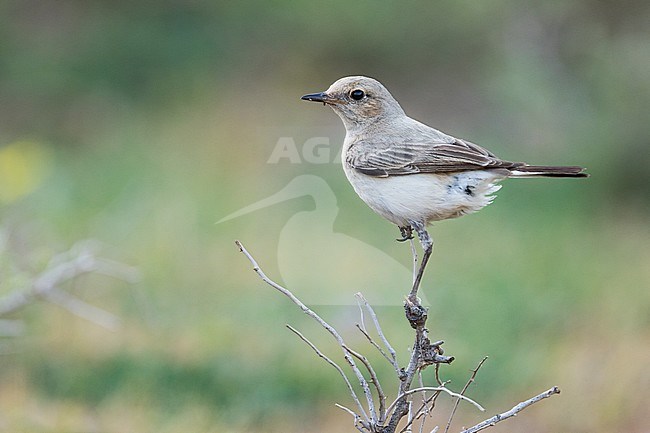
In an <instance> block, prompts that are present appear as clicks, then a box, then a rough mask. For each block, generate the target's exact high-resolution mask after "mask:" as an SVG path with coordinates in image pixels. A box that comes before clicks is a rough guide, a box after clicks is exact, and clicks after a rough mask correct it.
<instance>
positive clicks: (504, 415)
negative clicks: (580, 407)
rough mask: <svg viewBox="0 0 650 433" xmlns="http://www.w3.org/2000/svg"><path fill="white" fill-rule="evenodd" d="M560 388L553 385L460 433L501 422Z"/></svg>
mask: <svg viewBox="0 0 650 433" xmlns="http://www.w3.org/2000/svg"><path fill="white" fill-rule="evenodd" d="M559 393H560V389H559V388H558V387H557V386H554V387H553V388H551V389H549V390H548V391H544V392H543V393H541V394H539V395H536V396H535V397H533V398H530V399H528V400H526V401H522V402H521V403H519V404H518V405H516V406H514V407H513V408H512V409H510V410H509V411H507V412H503V413H501V414H498V415H494V416H493V417H492V418H489V419H486V420H485V421H483V422H481V423H479V424H476V425H475V426H474V427H470V428H468V429H466V430H463V431H462V432H461V433H476V432H478V431H481V430H483V429H486V428H488V427H492V426H494V425H495V424H496V423H498V422H501V421H503V420H505V419H508V418H511V417H513V416H516V415H517V414H518V413H519V412H521V411H522V410H524V409H526V408H527V407H528V406H530V405H532V404H535V403H537V402H538V401H541V400H543V399H545V398H548V397H551V396H552V395H555V394H559Z"/></svg>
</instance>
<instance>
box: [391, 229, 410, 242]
mask: <svg viewBox="0 0 650 433" xmlns="http://www.w3.org/2000/svg"><path fill="white" fill-rule="evenodd" d="M399 232H400V234H401V235H402V237H401V238H400V239H395V240H396V241H397V242H405V241H408V240H411V239H413V228H412V227H411V226H404V227H400V228H399Z"/></svg>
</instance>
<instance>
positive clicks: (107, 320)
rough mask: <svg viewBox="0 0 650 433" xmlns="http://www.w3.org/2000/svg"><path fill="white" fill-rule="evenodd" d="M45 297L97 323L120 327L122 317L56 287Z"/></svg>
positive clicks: (115, 328) (112, 327)
mask: <svg viewBox="0 0 650 433" xmlns="http://www.w3.org/2000/svg"><path fill="white" fill-rule="evenodd" d="M42 296H43V297H44V298H45V299H47V300H48V301H50V302H51V303H53V304H56V305H58V306H60V307H63V308H65V309H66V310H68V311H69V312H71V313H72V314H74V315H75V316H78V317H81V318H82V319H86V320H88V321H89V322H93V323H94V324H96V325H99V326H101V327H104V328H106V329H110V330H111V331H116V330H117V329H118V328H119V327H120V318H119V317H117V316H116V315H114V314H111V313H109V312H108V311H106V310H102V309H101V308H98V307H95V306H94V305H90V304H89V303H87V302H84V301H82V300H81V299H79V298H77V297H75V296H72V295H71V294H69V293H67V292H64V291H63V290H59V289H58V288H56V287H53V288H51V289H50V290H48V291H47V292H45V293H44V294H43V295H42Z"/></svg>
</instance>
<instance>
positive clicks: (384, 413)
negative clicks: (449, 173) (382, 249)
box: [235, 240, 560, 433]
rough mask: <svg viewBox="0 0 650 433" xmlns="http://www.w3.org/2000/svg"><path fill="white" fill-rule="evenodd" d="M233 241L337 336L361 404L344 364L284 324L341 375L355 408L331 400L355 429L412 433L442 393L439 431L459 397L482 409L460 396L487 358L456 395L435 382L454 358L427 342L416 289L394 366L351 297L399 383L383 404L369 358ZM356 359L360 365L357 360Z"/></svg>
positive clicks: (364, 305)
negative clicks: (405, 351) (402, 359)
mask: <svg viewBox="0 0 650 433" xmlns="http://www.w3.org/2000/svg"><path fill="white" fill-rule="evenodd" d="M235 244H236V245H237V247H238V248H239V250H240V251H241V252H242V253H243V254H244V255H245V256H246V258H247V259H248V260H249V261H250V262H251V264H252V265H253V270H254V271H255V272H256V273H257V275H258V276H259V277H260V278H261V279H262V281H264V282H265V283H266V284H268V285H270V286H271V287H273V288H274V289H276V290H277V291H279V292H280V293H282V294H283V295H285V296H287V297H288V298H289V299H290V300H291V301H292V302H293V303H294V304H296V305H297V306H298V307H299V308H300V309H301V310H302V311H303V312H304V313H305V314H307V315H308V316H310V317H311V318H312V319H314V320H315V321H316V322H318V323H319V324H320V325H321V326H322V327H323V328H325V330H327V331H328V332H329V333H330V334H331V335H332V337H333V338H334V339H335V340H336V342H337V343H338V345H339V346H340V348H341V350H342V352H343V359H344V360H345V361H346V363H347V364H348V367H349V368H350V369H351V370H352V372H353V374H354V375H355V377H356V378H357V380H358V383H359V385H360V386H361V389H362V391H363V396H364V400H365V405H364V404H363V403H362V399H360V398H359V396H358V395H357V392H356V391H355V388H354V386H353V385H352V382H351V381H350V379H348V377H347V375H346V373H345V371H344V370H343V368H341V367H340V366H339V365H338V364H337V363H336V362H335V361H333V360H332V359H331V358H329V357H327V356H325V355H324V354H323V353H322V352H321V351H320V350H319V349H318V348H317V347H316V346H315V345H314V344H313V343H312V342H311V341H309V340H308V339H307V337H305V336H304V335H303V334H302V333H300V332H299V331H298V330H296V329H295V328H293V327H292V326H290V325H287V327H288V328H289V330H291V331H292V332H293V333H294V334H296V335H297V336H298V337H299V338H300V339H301V340H303V341H304V342H305V343H306V344H307V345H308V346H309V347H310V348H311V349H312V350H313V351H314V352H315V353H316V354H317V355H318V356H319V357H320V358H322V359H324V360H325V361H326V362H327V363H328V364H330V365H331V366H332V367H334V368H335V369H336V370H337V372H338V373H339V375H340V376H341V377H342V378H343V380H344V382H345V384H346V386H347V388H348V392H349V393H350V396H351V397H352V400H353V401H354V403H355V405H356V410H353V409H350V408H348V407H346V406H343V405H340V404H336V406H337V407H338V408H340V409H342V410H344V411H345V412H347V413H349V414H350V415H352V417H353V418H354V427H355V428H356V429H357V430H358V431H360V432H362V433H397V432H399V433H406V432H411V426H412V425H413V423H415V422H419V423H420V427H419V431H420V432H422V431H423V428H424V423H425V421H426V418H427V416H429V415H430V414H431V412H432V411H433V408H434V406H435V403H436V400H437V398H438V396H439V395H440V394H442V393H445V394H447V395H449V396H450V397H451V398H454V399H455V400H456V401H455V404H454V406H453V409H452V411H451V414H450V416H449V420H448V421H447V425H446V427H445V430H444V433H448V431H449V429H450V427H451V424H452V421H453V417H454V415H455V413H456V409H457V407H458V405H459V403H460V401H461V400H462V401H465V402H467V403H469V404H472V405H473V406H475V407H476V408H477V409H479V410H480V411H484V410H485V409H483V407H482V406H481V405H480V404H479V403H477V402H475V401H474V400H472V399H470V398H468V397H467V396H465V392H466V391H467V389H468V388H469V386H470V385H471V384H472V383H473V382H474V379H475V377H476V374H477V373H478V370H479V369H480V368H481V366H482V365H483V363H484V362H485V361H486V359H487V357H486V358H483V360H482V361H481V362H480V363H479V364H478V365H477V367H476V368H475V369H474V370H472V375H471V377H470V378H469V380H468V381H467V383H466V384H465V386H464V388H463V389H462V391H461V392H460V393H456V392H454V391H452V390H450V389H449V388H447V386H446V385H447V382H442V381H441V380H440V377H439V367H440V365H441V364H450V363H452V362H453V361H454V357H453V356H447V355H445V354H444V350H443V348H442V344H443V343H444V342H443V341H435V342H433V343H432V342H431V340H430V339H429V337H428V336H427V332H428V331H427V329H426V327H425V325H426V321H427V318H428V312H427V309H426V308H424V307H423V306H422V305H421V303H420V300H419V298H418V297H417V288H416V289H415V292H414V291H413V290H411V292H410V293H409V296H408V297H407V299H406V301H405V304H404V311H405V315H406V319H407V320H408V322H409V324H410V326H411V327H412V328H413V329H414V330H415V339H414V342H413V349H412V350H411V355H410V358H409V361H408V364H407V365H406V366H405V367H400V366H399V363H398V360H397V355H396V352H395V350H394V349H393V347H392V346H391V345H390V343H389V342H388V340H387V339H386V337H385V335H384V333H383V331H382V329H381V326H380V324H379V321H378V319H377V315H376V314H375V312H374V310H373V309H372V307H371V306H370V304H369V303H368V301H366V299H365V298H364V297H363V295H361V293H357V294H356V295H355V296H356V298H357V302H358V304H359V310H360V312H361V321H360V323H359V324H357V329H358V330H359V331H360V332H361V333H362V334H363V335H364V337H365V338H366V339H367V340H368V341H369V342H370V344H371V345H372V346H373V347H375V348H376V349H377V350H378V351H379V352H380V353H381V355H382V356H383V357H384V358H385V359H386V361H387V362H389V363H390V364H391V365H392V366H393V368H394V370H395V373H396V376H397V379H398V383H399V386H398V393H397V397H395V399H394V400H393V401H392V403H390V404H389V405H388V406H386V394H385V393H384V390H383V388H382V386H381V384H380V382H379V378H378V377H377V374H376V372H375V369H374V368H373V366H372V365H371V363H370V361H369V360H368V359H367V358H366V357H365V356H364V355H362V354H361V353H359V352H357V351H355V350H353V349H352V348H350V346H348V344H347V343H346V342H345V340H344V339H343V337H342V336H341V335H340V334H339V333H338V331H336V329H334V327H332V326H331V325H330V324H328V323H327V322H326V321H325V320H323V319H322V318H321V317H320V316H319V315H318V314H317V313H316V312H314V311H313V310H311V309H310V308H309V307H307V306H306V305H305V304H304V303H303V302H302V301H300V299H298V298H297V297H296V296H295V295H294V294H293V293H292V292H291V291H290V290H288V289H287V288H285V287H283V286H281V285H279V284H278V283H276V282H275V281H273V280H271V279H270V278H268V277H267V276H266V274H265V273H264V271H262V269H261V268H260V266H259V265H258V263H257V261H256V260H255V259H254V258H253V256H252V255H251V254H250V253H249V252H248V250H246V248H245V247H244V246H243V245H242V243H241V242H239V241H235ZM411 246H412V251H413V257H414V263H415V262H417V256H416V251H415V248H414V247H413V241H412V240H411ZM415 269H416V267H415V264H414V272H415ZM414 280H415V281H417V279H416V278H415V276H414ZM414 287H417V286H414ZM364 311H365V312H367V313H368V315H369V316H370V318H371V320H372V323H373V324H374V327H375V331H376V333H377V335H378V336H379V340H380V341H381V344H380V343H378V342H377V341H375V339H374V338H373V337H372V335H371V334H370V332H369V331H368V329H367V328H366V325H365V322H364ZM382 346H383V347H382ZM355 360H356V361H355ZM357 362H358V363H359V364H357ZM431 365H434V366H435V380H436V384H437V386H425V385H424V384H423V379H422V372H423V371H424V370H425V369H426V367H428V366H431ZM366 377H368V378H366ZM416 377H417V378H419V381H420V386H419V387H413V380H414V379H415V378H416ZM427 392H432V394H431V395H430V396H427V394H426V393H427ZM559 392H560V390H559V389H558V388H557V387H553V388H551V389H550V390H548V391H546V392H544V393H542V394H539V395H537V396H535V397H533V398H531V399H529V400H526V401H524V402H521V403H519V404H518V405H516V406H515V407H513V408H512V409H510V410H509V411H507V412H503V413H501V414H497V415H495V416H493V417H491V418H488V419H486V420H485V421H483V422H481V423H479V424H476V425H475V426H473V427H470V428H469V429H465V430H463V431H462V432H461V433H476V432H478V431H480V430H483V429H486V428H488V427H491V426H493V425H495V424H497V423H498V422H501V421H503V420H505V419H508V418H510V417H513V416H515V415H516V414H517V413H519V412H520V411H522V410H523V409H525V408H526V407H528V406H530V405H532V404H534V403H537V402H538V401H541V400H543V399H545V398H548V397H550V396H552V395H554V394H559ZM415 395H421V396H422V404H421V405H420V406H419V408H418V409H417V410H415V411H414V410H413V409H414V404H413V401H412V400H411V399H412V397H413V396H415ZM405 418H406V423H405V425H403V427H402V428H401V430H398V426H399V425H400V423H401V421H402V420H404V419H405ZM438 429H439V426H436V427H435V428H434V429H433V430H432V433H433V432H437V431H438Z"/></svg>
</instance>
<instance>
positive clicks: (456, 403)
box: [444, 356, 488, 433]
mask: <svg viewBox="0 0 650 433" xmlns="http://www.w3.org/2000/svg"><path fill="white" fill-rule="evenodd" d="M487 359H488V357H487V356H486V357H484V358H483V359H482V360H481V362H479V363H478V365H477V366H476V368H475V369H474V370H472V375H471V376H470V378H469V380H468V381H467V383H466V384H465V386H464V387H463V389H462V390H461V391H460V395H465V391H467V388H469V386H470V385H471V384H472V383H473V382H474V379H475V378H476V373H478V370H479V369H480V368H481V366H483V363H484V362H485V361H487ZM459 403H460V399H459V398H457V399H456V402H455V403H454V408H453V409H452V410H451V413H450V414H449V420H447V425H446V426H445V431H444V433H447V432H448V431H449V427H451V422H452V421H453V419H454V415H455V414H456V409H458V404H459Z"/></svg>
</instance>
